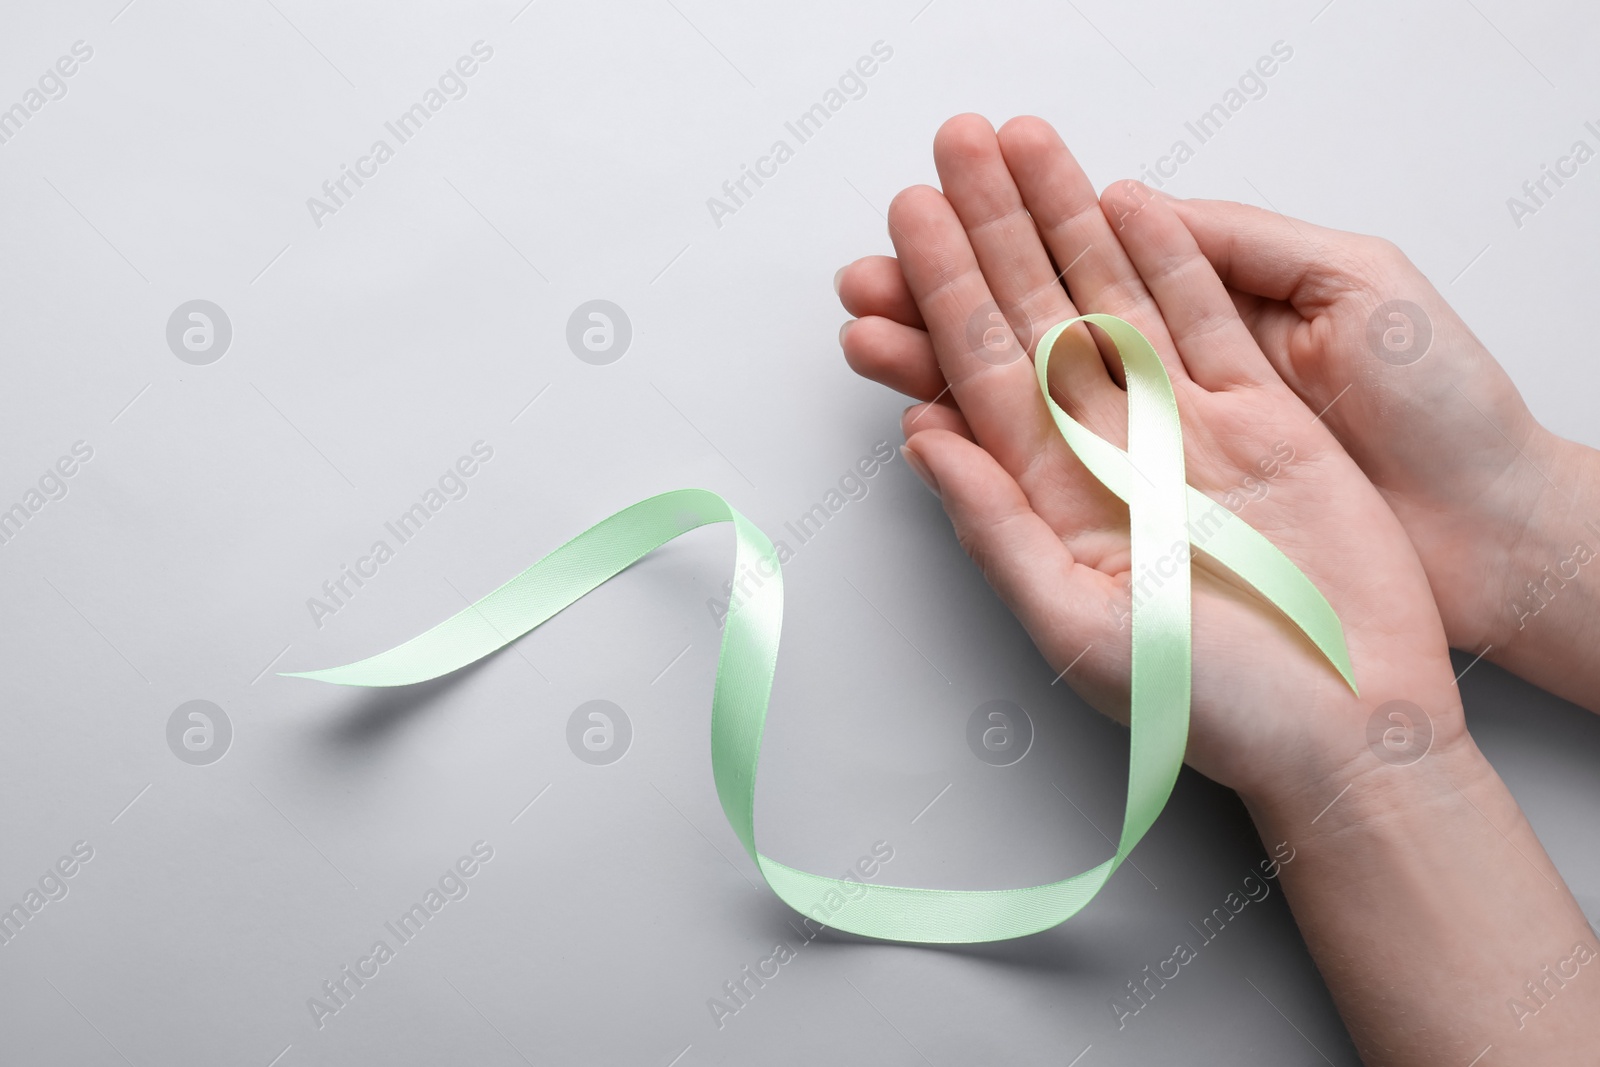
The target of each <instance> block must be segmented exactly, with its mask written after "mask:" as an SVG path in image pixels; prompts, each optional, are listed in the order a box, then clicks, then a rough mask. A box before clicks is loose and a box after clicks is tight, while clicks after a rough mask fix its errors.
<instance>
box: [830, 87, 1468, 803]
mask: <svg viewBox="0 0 1600 1067" xmlns="http://www.w3.org/2000/svg"><path fill="white" fill-rule="evenodd" d="M935 161H936V163H937V165H938V169H939V173H940V177H941V181H942V183H943V185H944V189H945V191H944V193H943V194H941V193H940V192H938V191H937V190H934V189H931V188H928V187H913V188H911V189H908V190H906V191H904V192H902V193H901V194H900V195H899V196H898V197H896V199H895V201H894V203H893V205H892V206H891V208H890V214H889V220H890V233H891V236H892V237H893V239H894V243H895V247H896V251H897V254H898V255H897V258H898V264H896V261H895V260H891V259H888V258H885V257H874V258H869V259H865V260H860V261H857V262H856V263H854V264H852V265H851V266H850V267H849V268H847V269H846V270H845V271H843V272H842V273H841V276H840V279H839V282H840V289H841V296H842V299H843V300H844V303H845V305H846V307H847V308H849V309H850V310H851V311H852V312H854V313H856V314H858V315H859V316H860V318H859V319H858V320H857V321H856V322H855V323H853V324H852V325H850V326H849V327H848V329H847V330H846V331H845V332H844V333H843V334H842V335H841V340H842V344H843V346H844V349H845V353H846V356H847V358H848V359H849V360H850V362H851V364H852V366H854V367H855V368H856V369H857V370H858V371H860V372H861V373H863V374H865V375H866V376H868V377H872V378H875V379H877V380H879V381H882V382H884V383H886V384H889V385H891V386H893V387H895V388H898V389H900V390H901V391H903V392H907V393H910V394H911V395H913V396H917V397H919V398H921V399H923V400H929V401H931V400H934V399H935V398H936V397H938V401H937V402H936V403H931V404H923V405H918V406H915V407H913V408H911V409H909V410H908V411H907V412H906V414H905V416H904V419H903V425H904V429H905V430H906V432H907V435H908V441H907V453H908V457H909V458H910V460H911V462H912V465H913V466H920V467H922V468H923V471H924V472H925V475H926V477H927V478H928V479H929V480H930V481H931V483H932V484H933V485H934V486H935V487H936V491H937V492H939V494H940V496H941V498H942V499H943V501H944V504H945V508H946V511H947V512H948V513H949V514H950V517H951V520H952V522H953V524H954V526H955V529H956V533H957V536H958V537H959V538H960V540H961V542H962V544H963V546H964V547H965V548H966V549H967V551H968V553H969V554H970V555H971V556H972V557H973V559H974V560H975V561H976V562H977V563H978V564H979V566H980V567H981V568H982V569H983V571H984V573H985V575H986V577H987V578H988V579H989V581H990V582H991V584H992V585H993V586H994V587H995V589H996V590H997V591H998V592H999V593H1000V595H1001V596H1002V598H1004V599H1005V600H1006V602H1007V603H1008V604H1009V605H1010V606H1011V608H1012V610H1013V611H1015V612H1016V613H1017V615H1018V617H1019V618H1020V619H1021V621H1022V622H1023V624H1024V625H1025V626H1026V627H1027V629H1028V631H1029V633H1030V634H1031V635H1032V637H1033V639H1034V641H1035V643H1036V644H1037V645H1038V646H1039V648H1040V650H1041V651H1042V652H1043V653H1044V655H1045V657H1046V659H1047V660H1048V661H1049V662H1050V663H1051V665H1052V667H1053V668H1054V669H1056V670H1065V669H1066V668H1067V667H1068V666H1069V665H1073V664H1075V665H1073V666H1072V667H1071V670H1070V671H1068V672H1067V674H1066V680H1067V681H1068V682H1069V683H1071V684H1072V685H1073V686H1074V688H1075V689H1077V690H1078V691H1079V692H1080V693H1081V694H1083V695H1084V696H1085V698H1086V699H1088V700H1089V701H1090V702H1091V703H1092V704H1094V705H1095V706H1096V707H1097V708H1099V709H1101V710H1102V711H1106V712H1108V713H1110V714H1112V715H1114V716H1119V717H1120V716H1121V715H1123V714H1124V711H1125V708H1126V702H1127V688H1126V686H1127V677H1128V647H1129V635H1128V630H1127V628H1126V624H1125V621H1124V620H1125V618H1126V614H1127V610H1128V603H1129V599H1130V592H1129V587H1130V585H1136V584H1137V583H1138V582H1139V581H1140V580H1141V579H1146V578H1148V576H1138V575H1132V574H1130V573H1129V562H1130V561H1129V554H1128V538H1127V514H1126V509H1125V508H1124V507H1123V505H1122V504H1121V502H1120V501H1118V500H1117V499H1116V498H1115V497H1113V496H1112V495H1111V494H1110V493H1109V492H1107V491H1106V490H1105V489H1104V488H1103V487H1102V486H1101V485H1100V484H1099V483H1098V482H1097V481H1096V480H1095V479H1094V477H1093V476H1092V475H1090V474H1089V473H1088V471H1087V470H1085V469H1084V467H1083V466H1082V464H1081V463H1080V462H1079V461H1078V460H1077V459H1076V457H1075V456H1073V455H1072V453H1071V452H1070V450H1069V449H1068V448H1067V447H1066V445H1065V443H1064V442H1063V441H1062V440H1061V439H1060V438H1059V436H1058V435H1057V433H1056V430H1055V428H1054V425H1053V424H1052V423H1051V421H1050V419H1049V416H1048V414H1047V412H1046V410H1045V407H1044V403H1043V400H1042V398H1041V397H1040V396H1039V394H1038V389H1037V386H1036V384H1035V383H1034V381H1033V372H1032V365H1031V363H1030V362H1029V360H1028V359H1027V358H1026V356H1027V349H1031V345H1032V341H1033V340H1034V339H1036V338H1038V337H1039V336H1040V335H1042V334H1043V332H1044V331H1045V330H1046V329H1047V328H1048V327H1049V326H1051V325H1053V324H1055V323H1057V322H1060V321H1062V320H1063V319H1067V318H1070V317H1073V316H1074V315H1077V314H1079V313H1087V312H1107V313H1110V314H1114V315H1118V316H1120V317H1122V318H1124V319H1127V320H1128V321H1129V322H1131V323H1133V324H1134V325H1135V326H1137V327H1138V328H1139V329H1140V330H1141V331H1143V332H1144V334H1145V336H1146V337H1148V338H1149V340H1150V342H1151V343H1152V345H1154V347H1155V348H1156V350H1157V352H1158V353H1160V354H1161V356H1162V359H1163V362H1164V363H1165V365H1166V367H1167V370H1168V373H1169V375H1170V376H1171V377H1172V380H1173V387H1174V390H1175V391H1176V393H1177V398H1178V407H1179V411H1180V414H1181V418H1182V423H1183V432H1184V443H1185V451H1186V459H1187V463H1188V475H1189V480H1190V483H1191V484H1192V485H1194V486H1195V487H1197V488H1199V489H1200V490H1201V491H1203V492H1208V493H1210V494H1213V495H1214V496H1217V497H1222V498H1226V497H1227V496H1228V495H1229V494H1235V495H1237V494H1238V493H1239V492H1240V490H1241V489H1245V488H1248V489H1249V493H1248V495H1249V496H1250V497H1255V498H1256V499H1253V500H1251V502H1249V503H1248V505H1243V504H1241V505H1239V506H1241V507H1247V510H1245V512H1244V518H1245V519H1246V520H1247V521H1248V522H1250V524H1251V525H1253V526H1255V527H1256V528H1257V529H1258V530H1260V531H1261V532H1262V533H1263V534H1265V535H1266V536H1267V537H1268V538H1269V539H1270V540H1272V541H1273V542H1274V543H1275V544H1276V545H1277V546H1278V547H1279V548H1280V549H1281V550H1282V551H1283V552H1284V553H1285V554H1286V555H1287V556H1288V557H1289V558H1290V559H1291V560H1293V561H1294V562H1295V563H1296V564H1297V565H1298V566H1299V567H1300V568H1301V569H1302V570H1303V571H1304V572H1305V573H1306V574H1307V576H1308V577H1309V578H1310V579H1311V580H1312V582H1313V583H1315V584H1316V585H1317V586H1318V588H1319V589H1321V590H1322V591H1323V593H1324V595H1325V596H1326V597H1327V598H1328V600H1329V602H1330V603H1331V604H1332V606H1333V607H1334V610H1335V611H1336V612H1337V613H1338V614H1339V616H1340V618H1341V619H1342V620H1343V622H1344V626H1345V635H1346V640H1347V643H1348V645H1349V649H1350V658H1351V662H1352V664H1353V665H1354V668H1355V672H1356V678H1357V681H1358V683H1359V685H1360V686H1361V692H1362V696H1361V697H1359V698H1357V697H1355V696H1353V695H1352V694H1351V693H1350V692H1349V691H1348V689H1346V688H1345V687H1344V685H1343V683H1342V681H1341V680H1340V679H1339V678H1338V676H1337V675H1336V674H1335V673H1334V672H1333V671H1332V670H1331V669H1330V668H1329V667H1328V665H1327V664H1326V663H1325V662H1324V661H1322V660H1321V659H1320V657H1319V656H1318V655H1317V654H1316V652H1315V651H1314V650H1313V649H1312V648H1311V646H1310V645H1309V644H1308V643H1307V642H1306V641H1305V640H1304V638H1303V637H1301V636H1300V635H1299V634H1298V633H1296V632H1294V631H1293V630H1292V629H1291V628H1290V627H1289V625H1288V623H1287V622H1286V621H1285V620H1284V619H1282V618H1281V617H1280V616H1278V615H1277V614H1276V612H1274V611H1273V610H1272V609H1270V608H1268V607H1267V606H1266V605H1264V604H1263V603H1262V602H1260V601H1259V600H1257V599H1255V598H1254V597H1252V596H1250V595H1247V594H1244V593H1241V592H1240V591H1239V590H1238V589H1237V588H1236V587H1234V586H1232V585H1230V584H1227V583H1225V582H1223V581H1219V580H1216V579H1214V578H1213V577H1212V576H1211V575H1209V574H1207V573H1205V572H1204V571H1201V570H1197V571H1196V574H1195V586H1194V608H1193V619H1194V635H1195V636H1194V640H1195V655H1194V661H1195V676H1194V695H1193V701H1192V711H1191V733H1190V743H1189V750H1188V755H1187V758H1188V761H1189V762H1190V764H1191V765H1192V766H1194V767H1195V768H1196V769H1198V770H1200V771H1201V772H1202V773H1204V774H1206V775H1208V776H1209V777H1211V778H1213V779H1215V780H1217V781H1219V782H1222V783H1223V784H1226V785H1229V786H1232V787H1233V788H1235V789H1238V790H1239V791H1240V792H1241V793H1243V794H1245V796H1246V798H1247V800H1249V799H1251V798H1252V797H1254V798H1257V799H1259V798H1261V797H1264V796H1272V795H1274V794H1276V793H1278V792H1280V791H1284V790H1304V789H1308V788H1310V789H1315V788H1320V787H1321V786H1322V785H1324V784H1326V783H1327V782H1329V781H1332V780H1333V779H1334V778H1335V777H1337V778H1338V780H1339V781H1340V783H1341V784H1342V783H1345V782H1348V781H1349V780H1350V779H1351V776H1352V775H1353V774H1356V773H1359V771H1358V770H1355V769H1353V768H1355V767H1356V766H1357V765H1359V766H1360V767H1361V768H1363V769H1370V767H1369V765H1370V766H1375V767H1381V766H1383V765H1382V763H1381V761H1377V760H1374V759H1372V757H1371V755H1370V753H1369V752H1368V751H1367V745H1366V727H1367V721H1368V719H1369V717H1370V716H1371V715H1372V713H1373V711H1374V710H1375V709H1376V708H1377V707H1378V705H1380V704H1382V703H1384V702H1386V701H1388V700H1393V699H1405V700H1409V701H1411V702H1413V703H1416V704H1419V705H1421V706H1422V707H1423V708H1424V710H1425V711H1426V712H1427V713H1428V715H1429V716H1430V718H1431V719H1432V720H1433V730H1434V744H1435V745H1436V746H1440V747H1445V748H1447V747H1449V746H1450V745H1451V744H1453V743H1454V742H1455V741H1456V740H1458V739H1459V738H1461V737H1463V736H1464V732H1463V730H1462V727H1461V716H1460V704H1459V700H1458V698H1457V695H1456V692H1455V687H1454V683H1453V678H1452V672H1451V669H1450V664H1449V660H1448V656H1447V645H1446V641H1445V636H1444V631H1443V629H1442V627H1441V624H1440V622H1439V618H1438V614H1437V611H1436V609H1435V608H1434V605H1433V600H1432V598H1431V596H1430V595H1429V590H1428V586H1427V580H1426V577H1425V575H1424V573H1423V570H1422V568H1421V566H1420V564H1419V563H1418V561H1417V558H1416V554H1415V552H1414V551H1413V549H1412V548H1411V545H1410V543H1409V542H1408V541H1407V539H1406V536H1405V533H1404V531H1403V530H1402V528H1401V526H1400V524H1399V523H1398V521H1397V520H1396V519H1395V517H1394V514H1393V513H1392V512H1391V511H1390V509H1389V508H1388V506H1387V505H1386V504H1385V503H1384V501H1383V499H1382V497H1381V496H1380V495H1379V494H1378V493H1377V491H1376V490H1374V489H1373V487H1372V485H1371V483H1370V482H1369V481H1368V480H1367V478H1366V477H1365V476H1363V475H1362V474H1361V472H1360V470H1359V469H1358V468H1357V467H1356V465H1355V464H1354V463H1353V462H1352V461H1351V459H1350V458H1349V456H1348V455H1346V454H1345V452H1344V450H1343V449H1341V448H1340V446H1339V445H1338V443H1337V442H1336V441H1335V440H1334V438H1333V436H1332V434H1330V433H1329V431H1328V429H1327V428H1326V427H1325V426H1324V425H1323V424H1322V423H1321V422H1319V421H1318V420H1317V419H1316V417H1315V412H1314V411H1313V410H1310V409H1308V408H1307V407H1306V405H1305V403H1303V402H1302V401H1301V400H1300V399H1299V398H1297V397H1296V396H1295V395H1294V393H1293V392H1292V391H1291V390H1290V389H1289V388H1288V387H1287V386H1286V385H1285V384H1284V382H1283V380H1282V379H1281V378H1280V377H1279V375H1278V373H1277V372H1276V371H1275V370H1274V369H1273V367H1272V365H1271V364H1270V363H1269V362H1268V360H1267V358H1266V357H1265V356H1264V355H1263V353H1262V351H1261V350H1260V348H1258V347H1257V346H1256V344H1255V342H1254V341H1253V340H1252V338H1251V336H1250V333H1249V331H1248V330H1247V329H1246V327H1245V324H1244V322H1243V321H1242V320H1241V319H1240V317H1239V314H1238V312H1237V311H1236V310H1235V308H1234V306H1233V303H1232V302H1231V300H1230V299H1229V296H1228V293H1227V291H1226V290H1225V289H1224V287H1223V285H1222V283H1221V281H1220V280H1219V278H1218V277H1217V274H1216V273H1215V271H1213V270H1212V268H1211V266H1210V265H1209V264H1208V263H1207V262H1206V260H1205V258H1204V257H1203V256H1202V255H1201V253H1200V249H1199V248H1198V246H1197V245H1196V244H1195V241H1194V239H1193V237H1191V236H1190V234H1189V231H1188V230H1187V229H1186V228H1185V226H1184V225H1183V223H1182V221H1181V220H1180V219H1179V217H1178V216H1177V215H1176V214H1175V213H1174V212H1173V210H1172V208H1171V207H1170V206H1169V205H1168V204H1167V203H1166V202H1165V201H1163V200H1160V199H1154V198H1152V197H1151V196H1150V194H1149V191H1148V190H1145V189H1144V188H1143V187H1142V186H1137V185H1136V183H1127V184H1126V185H1125V186H1119V187H1117V188H1114V189H1112V190H1110V191H1108V193H1107V194H1106V196H1105V198H1104V201H1103V202H1102V201H1101V200H1100V199H1099V198H1097V197H1096V195H1095V193H1094V190H1093V188H1092V186H1090V184H1089V182H1088V179H1087V178H1086V177H1085V176H1084V174H1083V172H1082V170H1081V169H1080V168H1079V167H1078V165H1077V163H1076V161H1075V160H1074V159H1073V158H1072V156H1071V154H1070V153H1069V152H1068V151H1067V149H1066V147H1065V145H1063V144H1062V143H1061V141H1060V139H1059V138H1058V137H1057V136H1056V135H1055V132H1054V131H1053V130H1051V129H1050V128H1049V127H1048V126H1047V125H1045V124H1044V123H1042V122H1040V121H1038V120H1032V119H1019V120H1014V121H1013V122H1011V123H1008V124H1007V125H1006V127H1005V128H1004V129H1003V130H1002V131H1001V132H1000V134H999V136H998V137H997V136H996V134H995V132H994V130H993V129H992V128H991V127H990V126H989V124H988V123H987V122H985V121H984V120H982V119H980V118H977V117H976V116H962V117H958V118H956V119H952V120H951V121H950V122H948V123H946V125H945V126H944V127H943V128H942V129H941V130H940V132H939V135H938V137H937V138H936V140H935ZM1030 215H1031V218H1030ZM1052 258H1053V260H1054V263H1052ZM1056 264H1064V265H1065V269H1064V271H1062V272H1061V276H1062V277H1064V279H1065V285H1064V286H1063V284H1061V281H1060V279H1059V278H1058V272H1057V269H1056ZM1069 293H1070V296H1069ZM991 312H997V313H998V316H999V317H998V318H993V319H991V317H990V314H991ZM993 331H998V333H996V332H993ZM1018 337H1021V338H1023V339H1024V341H1025V342H1026V343H1025V344H1023V345H1019V344H1018V343H1017V338H1018ZM1057 351H1058V356H1057V358H1056V360H1054V361H1052V368H1051V369H1052V375H1051V377H1052V393H1053V395H1055V397H1056V399H1057V401H1058V403H1060V404H1061V405H1062V406H1063V407H1064V408H1065V409H1066V410H1067V411H1068V412H1069V413H1070V414H1072V415H1073V416H1074V417H1075V418H1077V419H1078V421H1080V422H1082V423H1084V424H1085V425H1087V426H1088V427H1089V428H1090V429H1092V430H1094V431H1095V432H1096V433H1098V434H1100V435H1101V436H1102V437H1105V438H1106V439H1108V440H1111V441H1113V442H1117V443H1122V442H1124V441H1125V440H1126V418H1127V415H1126V396H1125V394H1124V393H1123V391H1122V390H1121V389H1120V388H1119V387H1118V385H1117V382H1116V381H1115V380H1114V378H1113V374H1114V372H1115V370H1116V369H1117V368H1116V367H1115V366H1113V365H1108V361H1107V360H1105V359H1103V358H1102V354H1101V352H1100V351H1099V349H1098V347H1097V345H1096V342H1095V340H1094V338H1093V337H1092V336H1091V335H1090V334H1089V332H1088V331H1087V328H1086V327H1082V326H1079V327H1074V329H1073V330H1072V331H1071V334H1070V336H1069V337H1067V338H1063V340H1062V342H1061V344H1060V346H1059V347H1058V350H1057ZM1109 363H1110V364H1115V357H1114V356H1112V357H1111V360H1110V361H1109ZM946 382H948V383H949V389H948V395H947V396H945V395H941V394H943V393H944V383H946ZM1285 456H1287V457H1289V459H1288V461H1285V459H1284V457H1285ZM1274 460H1276V461H1275V462H1274ZM1264 469H1271V470H1273V472H1274V473H1273V475H1272V477H1271V479H1270V480H1269V481H1268V482H1267V483H1265V490H1264V491H1260V492H1258V491H1257V488H1256V487H1259V486H1261V485H1262V484H1263V482H1262V475H1263V470H1264ZM1230 506H1233V505H1230ZM1080 656H1081V658H1080ZM1363 760H1364V761H1365V762H1364V763H1363V762H1362V761H1363ZM1330 795H1331V794H1330Z"/></svg>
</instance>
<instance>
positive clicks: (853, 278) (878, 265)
mask: <svg viewBox="0 0 1600 1067" xmlns="http://www.w3.org/2000/svg"><path fill="white" fill-rule="evenodd" d="M838 283H839V284H838V288H839V302H840V303H842V304H843V305H844V309H845V310H846V311H848V312H850V314H852V315H855V316H857V317H859V318H865V317H866V316H868V315H881V316H883V317H884V318H886V319H892V320H893V321H895V322H898V323H900V324H901V325H903V326H915V327H916V328H917V329H919V330H920V329H924V328H925V327H924V325H923V322H922V312H920V311H918V310H917V302H916V301H915V300H914V299H912V296H911V290H910V289H908V288H906V280H905V277H904V276H903V275H902V274H901V273H900V264H899V263H897V262H895V258H894V257H893V256H863V257H862V258H860V259H858V260H856V261H855V262H854V263H850V264H847V265H846V266H844V267H842V268H840V270H839V276H838Z"/></svg>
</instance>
